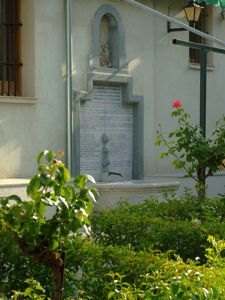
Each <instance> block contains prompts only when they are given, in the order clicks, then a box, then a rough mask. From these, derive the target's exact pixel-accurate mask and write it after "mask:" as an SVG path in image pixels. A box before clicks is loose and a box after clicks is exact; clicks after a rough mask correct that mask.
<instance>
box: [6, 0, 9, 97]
mask: <svg viewBox="0 0 225 300" xmlns="http://www.w3.org/2000/svg"><path fill="white" fill-rule="evenodd" d="M9 2H10V0H7V1H6V4H5V18H6V20H5V23H8V22H9V11H10V7H9ZM5 29H6V31H5V34H6V36H5V38H6V61H7V62H9V38H8V37H9V26H8V24H6V26H5ZM6 82H8V93H7V94H8V96H9V95H10V93H9V91H10V89H9V84H10V83H9V65H8V64H7V65H6Z"/></svg>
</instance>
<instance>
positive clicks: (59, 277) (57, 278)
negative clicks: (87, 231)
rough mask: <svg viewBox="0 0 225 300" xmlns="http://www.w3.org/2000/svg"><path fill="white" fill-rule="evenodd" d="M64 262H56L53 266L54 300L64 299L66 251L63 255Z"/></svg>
mask: <svg viewBox="0 0 225 300" xmlns="http://www.w3.org/2000/svg"><path fill="white" fill-rule="evenodd" d="M61 261H62V262H63V263H62V264H55V265H53V266H52V280H53V290H54V295H53V300H63V281H64V267H65V253H64V252H63V253H62V255H61Z"/></svg>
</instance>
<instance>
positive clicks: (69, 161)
mask: <svg viewBox="0 0 225 300" xmlns="http://www.w3.org/2000/svg"><path fill="white" fill-rule="evenodd" d="M72 101H73V85H72V3H71V0H66V133H67V134H66V136H67V168H68V169H69V171H70V173H71V171H72V170H71V165H72V159H71V157H72V155H71V152H72V151H71V149H72V145H71V144H72V143H71V140H72V138H71V132H72V121H71V119H72V118H71V106H72Z"/></svg>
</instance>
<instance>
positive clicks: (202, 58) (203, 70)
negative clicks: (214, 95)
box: [200, 49, 207, 137]
mask: <svg viewBox="0 0 225 300" xmlns="http://www.w3.org/2000/svg"><path fill="white" fill-rule="evenodd" d="M206 66H207V51H205V50H204V49H201V50H200V128H201V130H202V135H203V136H204V137H205V136H206Z"/></svg>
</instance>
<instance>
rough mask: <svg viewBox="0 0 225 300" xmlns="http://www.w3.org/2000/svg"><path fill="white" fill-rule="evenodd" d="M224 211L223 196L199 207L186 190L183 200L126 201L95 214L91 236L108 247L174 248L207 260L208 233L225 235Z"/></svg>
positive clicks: (136, 248) (183, 256)
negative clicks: (137, 202)
mask: <svg viewBox="0 0 225 300" xmlns="http://www.w3.org/2000/svg"><path fill="white" fill-rule="evenodd" d="M224 212H225V210H224V200H223V199H221V198H215V199H205V200H204V201H202V203H201V206H199V203H198V202H197V201H196V198H195V197H194V196H192V195H190V194H187V193H186V194H185V195H184V197H183V198H182V199H180V200H179V199H177V198H176V197H174V198H172V199H171V198H168V196H167V199H166V201H164V202H159V201H157V199H156V198H153V199H149V200H147V201H145V202H144V203H142V204H136V205H130V204H128V203H127V202H125V201H123V202H120V203H119V205H118V207H117V208H116V209H114V210H110V211H102V212H97V213H94V214H93V215H92V217H91V227H92V237H93V239H94V241H96V242H99V243H102V244H104V245H106V246H108V245H117V246H126V245H130V246H131V247H133V248H134V249H135V250H145V249H149V248H151V249H158V250H160V251H163V252H166V251H168V250H174V251H175V252H176V253H177V254H178V255H180V256H181V257H182V258H183V259H185V260H187V259H188V258H191V259H194V258H195V257H200V258H201V260H202V262H204V260H205V257H204V252H205V249H206V248H207V247H208V245H209V244H208V241H207V237H208V235H213V236H216V237H218V238H225V223H224V222H223V218H224V217H223V216H224Z"/></svg>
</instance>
